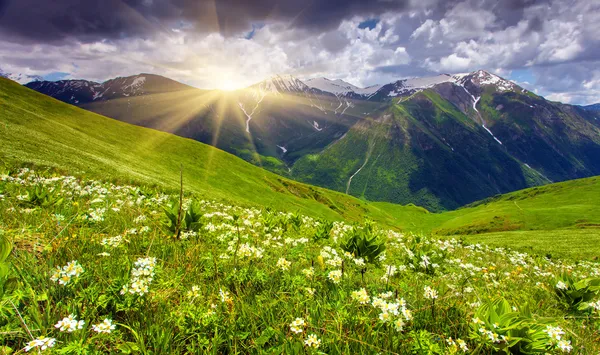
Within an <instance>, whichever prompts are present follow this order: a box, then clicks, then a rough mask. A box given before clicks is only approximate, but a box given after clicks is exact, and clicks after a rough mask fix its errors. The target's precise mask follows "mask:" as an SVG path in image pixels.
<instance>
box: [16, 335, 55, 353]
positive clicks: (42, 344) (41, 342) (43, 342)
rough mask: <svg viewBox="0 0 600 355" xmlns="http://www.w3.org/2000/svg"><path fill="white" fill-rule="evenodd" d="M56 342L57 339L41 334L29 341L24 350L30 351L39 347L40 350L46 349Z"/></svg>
mask: <svg viewBox="0 0 600 355" xmlns="http://www.w3.org/2000/svg"><path fill="white" fill-rule="evenodd" d="M55 343H56V339H54V338H48V337H45V336H41V337H38V338H36V339H34V340H32V341H30V342H29V343H27V346H25V349H23V350H25V351H27V352H29V351H30V350H31V349H38V351H44V350H46V349H48V348H51V347H53V346H54V344H55Z"/></svg>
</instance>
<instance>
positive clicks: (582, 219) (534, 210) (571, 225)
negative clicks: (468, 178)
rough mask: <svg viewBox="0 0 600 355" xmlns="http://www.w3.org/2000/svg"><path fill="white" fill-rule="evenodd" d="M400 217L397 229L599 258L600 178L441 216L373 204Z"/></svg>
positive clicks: (527, 191)
mask: <svg viewBox="0 0 600 355" xmlns="http://www.w3.org/2000/svg"><path fill="white" fill-rule="evenodd" d="M375 205H377V206H378V207H380V209H382V210H386V211H387V212H388V213H390V214H393V215H396V216H399V222H398V223H399V224H398V228H400V229H402V230H409V231H413V232H419V233H425V234H428V233H433V234H437V235H440V236H462V238H465V240H466V241H468V242H472V243H479V242H482V243H486V244H489V245H493V246H503V247H507V246H508V247H512V248H516V249H518V250H523V251H528V252H533V253H536V254H540V255H546V254H549V255H552V256H555V257H556V256H559V257H569V258H573V259H581V258H583V259H592V258H597V257H598V256H599V255H600V248H599V246H600V177H591V178H585V179H578V180H572V181H566V182H561V183H555V184H550V185H545V186H541V187H533V188H529V189H525V190H520V191H515V192H512V193H509V194H504V195H499V196H496V197H492V198H489V199H486V200H483V201H479V202H477V203H474V204H471V205H469V206H466V207H463V208H460V209H457V210H454V211H448V212H444V213H427V211H425V210H418V209H416V208H414V209H410V210H408V209H407V207H402V206H400V207H398V205H394V204H390V203H375Z"/></svg>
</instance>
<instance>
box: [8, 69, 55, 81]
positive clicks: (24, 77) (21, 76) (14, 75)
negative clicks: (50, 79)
mask: <svg viewBox="0 0 600 355" xmlns="http://www.w3.org/2000/svg"><path fill="white" fill-rule="evenodd" d="M0 76H1V77H3V78H7V79H10V80H12V81H16V82H17V83H19V84H27V83H30V82H32V81H42V80H44V78H42V77H41V76H39V75H27V74H19V73H6V72H4V71H3V70H2V69H0Z"/></svg>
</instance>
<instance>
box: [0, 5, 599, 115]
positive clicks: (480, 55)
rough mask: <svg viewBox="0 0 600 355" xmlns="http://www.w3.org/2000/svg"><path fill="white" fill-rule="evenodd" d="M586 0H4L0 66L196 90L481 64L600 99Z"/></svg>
mask: <svg viewBox="0 0 600 355" xmlns="http://www.w3.org/2000/svg"><path fill="white" fill-rule="evenodd" d="M599 33H600V1H596V0H502V1H499V0H466V1H461V0H448V1H443V0H302V1H299V0H86V1H81V0H53V1H42V0H0V69H1V70H3V71H4V72H8V73H21V74H27V75H41V76H43V77H44V78H46V79H48V80H58V79H73V78H75V79H88V80H95V81H104V80H107V79H110V78H114V77H117V76H129V75H135V74H138V73H154V74H159V75H164V76H167V77H169V78H172V79H175V80H178V81H181V82H184V83H187V84H190V85H193V86H196V87H199V88H206V89H213V88H218V89H236V88H242V87H246V86H248V85H251V84H253V83H256V82H259V81H261V80H263V79H265V78H267V77H269V76H272V75H275V74H284V73H285V74H292V75H294V76H297V77H299V78H311V77H319V76H324V77H327V78H330V79H343V80H346V81H348V82H350V83H352V84H355V85H358V86H369V85H373V84H383V83H389V82H392V81H395V80H398V79H402V78H408V77H415V76H429V75H437V74H440V73H448V74H453V73H461V72H469V71H474V70H478V69H485V70H488V71H491V72H494V73H496V74H498V75H500V76H503V77H505V78H508V79H511V80H513V81H515V82H517V83H518V84H519V85H521V86H523V87H525V88H527V89H529V90H532V91H534V92H536V93H537V94H540V95H543V96H545V97H546V98H548V99H551V100H556V101H562V102H565V103H573V104H591V103H596V102H600V65H599V64H600V35H598V34H599Z"/></svg>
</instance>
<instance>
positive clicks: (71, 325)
mask: <svg viewBox="0 0 600 355" xmlns="http://www.w3.org/2000/svg"><path fill="white" fill-rule="evenodd" d="M84 324H85V322H84V321H82V320H79V321H78V320H77V318H76V317H75V315H74V314H70V315H69V316H68V317H65V318H63V319H62V320H61V321H59V322H58V323H56V324H55V325H54V327H55V328H58V330H60V331H61V332H68V333H72V332H74V331H76V330H78V329H82V328H83V325H84Z"/></svg>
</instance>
